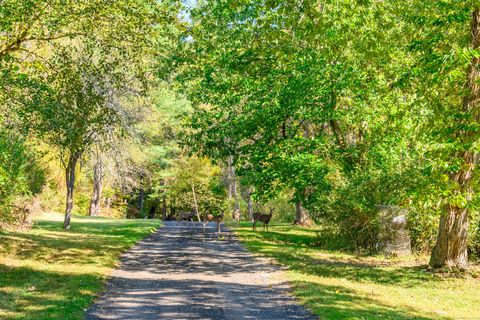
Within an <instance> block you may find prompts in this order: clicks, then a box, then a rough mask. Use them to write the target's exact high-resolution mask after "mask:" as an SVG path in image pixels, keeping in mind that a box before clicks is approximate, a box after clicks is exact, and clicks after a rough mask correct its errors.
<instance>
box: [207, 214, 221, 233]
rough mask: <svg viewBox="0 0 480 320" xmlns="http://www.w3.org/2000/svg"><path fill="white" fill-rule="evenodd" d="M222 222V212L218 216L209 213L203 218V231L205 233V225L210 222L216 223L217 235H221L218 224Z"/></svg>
mask: <svg viewBox="0 0 480 320" xmlns="http://www.w3.org/2000/svg"><path fill="white" fill-rule="evenodd" d="M222 220H223V211H222V213H221V214H220V215H218V216H214V215H213V214H211V213H209V214H207V215H206V216H205V218H204V219H203V231H204V232H205V226H206V225H207V223H209V222H210V221H216V222H217V230H218V234H220V233H221V231H220V223H222Z"/></svg>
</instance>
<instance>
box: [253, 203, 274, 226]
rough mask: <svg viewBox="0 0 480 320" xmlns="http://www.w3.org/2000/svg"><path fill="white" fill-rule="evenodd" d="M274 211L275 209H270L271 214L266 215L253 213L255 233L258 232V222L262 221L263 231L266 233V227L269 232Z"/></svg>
mask: <svg viewBox="0 0 480 320" xmlns="http://www.w3.org/2000/svg"><path fill="white" fill-rule="evenodd" d="M273 209H274V208H270V213H269V214H264V213H261V212H254V213H253V225H252V229H253V231H257V226H256V224H257V221H260V222H262V223H263V231H265V227H267V231H268V223H269V222H270V219H272V215H273Z"/></svg>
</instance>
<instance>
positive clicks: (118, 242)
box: [0, 213, 160, 320]
mask: <svg viewBox="0 0 480 320" xmlns="http://www.w3.org/2000/svg"><path fill="white" fill-rule="evenodd" d="M62 221H63V215H60V214H55V213H48V214H45V215H43V216H42V217H40V218H38V219H37V221H36V222H35V225H34V228H33V229H31V230H25V231H5V232H0V319H5V320H11V319H12V320H13V319H45V320H46V319H82V318H83V315H84V312H85V311H84V310H85V309H86V308H87V307H88V306H89V305H90V303H91V302H92V300H93V299H94V298H95V295H96V293H97V292H99V291H100V290H102V288H103V283H104V281H105V279H106V277H107V276H108V275H109V274H110V272H111V270H112V268H113V267H115V265H116V263H117V261H118V257H119V255H120V254H121V252H123V251H125V250H127V249H128V248H130V247H131V246H132V245H134V244H135V243H136V242H137V241H138V240H140V239H142V238H144V237H145V236H147V235H148V234H149V233H151V232H153V231H155V230H156V229H157V228H158V226H160V221H158V220H143V219H140V220H123V219H108V218H102V217H79V216H75V217H73V220H72V229H71V230H69V231H65V230H63V229H62Z"/></svg>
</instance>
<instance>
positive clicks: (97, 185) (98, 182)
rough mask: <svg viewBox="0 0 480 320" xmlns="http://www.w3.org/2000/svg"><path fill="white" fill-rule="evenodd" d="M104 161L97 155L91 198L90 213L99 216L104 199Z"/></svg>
mask: <svg viewBox="0 0 480 320" xmlns="http://www.w3.org/2000/svg"><path fill="white" fill-rule="evenodd" d="M102 180H103V162H102V160H101V159H100V158H98V157H97V159H96V161H95V166H94V168H93V194H92V198H91V199H90V208H89V210H88V215H90V216H97V215H98V213H99V212H100V201H101V199H102Z"/></svg>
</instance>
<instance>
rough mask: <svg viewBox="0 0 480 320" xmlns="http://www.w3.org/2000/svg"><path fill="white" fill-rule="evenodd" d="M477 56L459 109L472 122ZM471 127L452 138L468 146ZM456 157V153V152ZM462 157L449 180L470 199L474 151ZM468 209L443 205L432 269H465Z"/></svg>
mask: <svg viewBox="0 0 480 320" xmlns="http://www.w3.org/2000/svg"><path fill="white" fill-rule="evenodd" d="M471 46H472V48H473V49H478V48H479V47H480V10H479V8H478V7H476V8H475V10H474V11H473V13H472V22H471ZM479 78H480V58H478V57H477V56H475V57H473V58H472V60H471V62H470V65H469V66H468V69H467V82H466V89H467V94H466V95H465V97H464V98H463V103H462V112H463V113H465V114H468V115H471V116H472V120H473V121H474V122H475V123H478V122H479V121H480V114H479V108H478V102H479V101H480V86H479V84H478V80H479ZM474 134H476V133H475V132H473V131H472V130H462V131H459V132H457V133H456V136H455V138H456V139H457V140H458V141H459V142H461V143H462V144H463V145H469V144H471V143H472V141H474V140H476V137H473V136H472V135H474ZM457 157H458V155H457ZM460 157H461V158H462V160H463V165H462V167H461V169H460V170H459V171H457V172H455V173H454V174H451V175H450V181H451V182H452V183H454V184H455V185H457V191H458V192H459V193H461V194H462V196H463V197H465V198H466V199H467V201H470V199H471V196H472V187H471V180H472V177H473V172H474V169H475V154H474V152H473V151H472V150H471V148H467V150H466V151H463V152H462V153H461V154H460ZM467 230H468V209H467V208H463V207H458V206H455V205H451V204H450V205H447V206H445V212H444V213H443V215H442V217H441V218H440V225H439V229H438V235H437V242H436V244H435V247H434V248H433V250H432V256H431V258H430V266H431V267H433V268H442V267H449V268H458V269H467V268H468V253H467Z"/></svg>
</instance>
